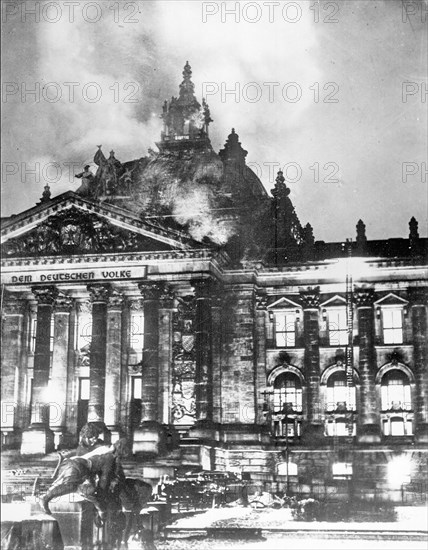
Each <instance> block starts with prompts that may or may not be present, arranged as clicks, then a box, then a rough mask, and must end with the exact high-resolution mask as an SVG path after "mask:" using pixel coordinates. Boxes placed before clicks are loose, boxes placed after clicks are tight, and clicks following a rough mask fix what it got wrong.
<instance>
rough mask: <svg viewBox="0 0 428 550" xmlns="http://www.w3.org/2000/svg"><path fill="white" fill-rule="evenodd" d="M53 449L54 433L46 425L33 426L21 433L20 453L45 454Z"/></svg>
mask: <svg viewBox="0 0 428 550" xmlns="http://www.w3.org/2000/svg"><path fill="white" fill-rule="evenodd" d="M54 449H55V440H54V433H53V432H52V430H50V429H49V428H47V427H46V426H43V425H41V426H40V427H37V426H33V427H32V428H30V429H28V430H25V431H24V432H23V433H22V442H21V454H22V455H46V454H48V453H52V452H53V451H54Z"/></svg>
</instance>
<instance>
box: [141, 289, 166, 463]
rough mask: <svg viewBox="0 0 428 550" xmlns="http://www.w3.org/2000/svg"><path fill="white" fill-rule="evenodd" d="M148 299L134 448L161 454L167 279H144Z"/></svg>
mask: <svg viewBox="0 0 428 550" xmlns="http://www.w3.org/2000/svg"><path fill="white" fill-rule="evenodd" d="M139 289H140V292H141V294H142V296H143V300H144V350H143V365H142V375H141V376H142V387H143V389H142V399H141V422H140V427H139V428H138V429H137V430H135V432H134V444H133V452H134V454H135V453H149V454H154V455H157V454H160V453H161V452H162V451H163V449H164V445H165V432H164V430H163V428H162V426H161V425H160V423H159V422H158V419H159V416H158V415H159V408H158V400H159V306H160V297H161V294H162V293H163V292H165V290H166V287H165V284H164V283H155V282H153V283H148V282H144V283H140V284H139Z"/></svg>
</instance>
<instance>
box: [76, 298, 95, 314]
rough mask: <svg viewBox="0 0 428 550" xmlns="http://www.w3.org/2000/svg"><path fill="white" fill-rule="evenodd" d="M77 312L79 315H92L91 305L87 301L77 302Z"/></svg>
mask: <svg viewBox="0 0 428 550" xmlns="http://www.w3.org/2000/svg"><path fill="white" fill-rule="evenodd" d="M77 311H78V312H79V313H92V303H91V302H90V301H89V300H86V301H85V302H77Z"/></svg>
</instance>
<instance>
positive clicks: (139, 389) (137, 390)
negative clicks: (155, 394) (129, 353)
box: [132, 376, 143, 399]
mask: <svg viewBox="0 0 428 550" xmlns="http://www.w3.org/2000/svg"><path fill="white" fill-rule="evenodd" d="M142 396H143V384H142V379H141V378H140V377H137V376H133V377H132V399H141V398H142Z"/></svg>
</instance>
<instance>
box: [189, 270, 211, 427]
mask: <svg viewBox="0 0 428 550" xmlns="http://www.w3.org/2000/svg"><path fill="white" fill-rule="evenodd" d="M193 286H194V287H195V297H196V318H195V338H196V377H195V378H196V379H195V393H196V422H197V423H201V422H202V423H205V424H210V423H212V419H213V373H212V341H211V336H212V315H211V287H212V284H211V281H207V280H200V281H194V282H193Z"/></svg>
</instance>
